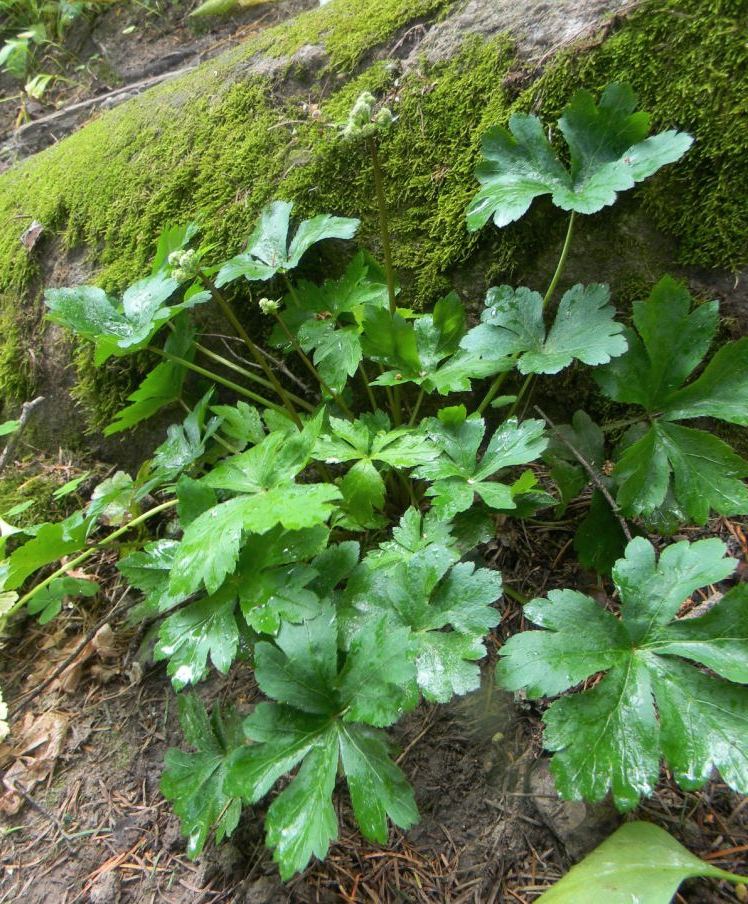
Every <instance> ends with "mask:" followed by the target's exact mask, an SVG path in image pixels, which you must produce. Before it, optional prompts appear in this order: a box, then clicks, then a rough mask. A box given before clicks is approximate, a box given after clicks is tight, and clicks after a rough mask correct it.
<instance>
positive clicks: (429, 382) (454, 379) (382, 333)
mask: <svg viewBox="0 0 748 904" xmlns="http://www.w3.org/2000/svg"><path fill="white" fill-rule="evenodd" d="M363 330H364V331H363V336H362V340H361V343H362V348H363V351H364V353H365V354H366V355H368V356H369V357H370V358H372V359H373V360H375V361H377V362H378V363H380V364H381V365H382V366H384V367H388V368H390V369H389V370H385V372H384V373H383V374H382V375H381V376H379V377H377V379H376V380H374V381H372V382H373V385H376V386H397V385H399V384H401V383H415V384H416V385H417V386H422V387H423V389H424V390H425V391H426V392H434V391H436V392H438V393H439V394H440V395H448V394H449V393H450V392H468V391H469V390H470V388H471V383H470V381H471V380H473V379H481V378H483V377H487V376H492V375H493V374H495V373H498V372H499V371H500V370H502V369H508V368H509V367H511V366H512V363H513V362H511V361H508V360H507V359H506V358H505V357H502V356H499V357H498V358H497V357H496V356H494V357H489V356H488V355H486V356H484V357H483V358H481V357H480V356H479V355H476V354H474V353H473V352H472V351H466V350H464V349H460V340H461V339H462V337H463V336H464V334H465V309H464V306H463V304H462V302H461V301H460V299H459V298H458V296H457V294H456V293H455V292H451V293H450V294H449V295H447V296H446V297H445V298H442V299H440V300H439V301H437V303H436V304H435V306H434V310H433V312H432V313H431V314H422V315H421V316H419V317H418V318H417V319H416V321H415V323H409V322H408V321H407V320H405V318H404V317H402V316H401V315H400V314H394V315H393V314H390V312H389V311H388V310H386V309H384V308H379V309H370V310H368V311H367V313H366V317H365V319H364V326H363Z"/></svg>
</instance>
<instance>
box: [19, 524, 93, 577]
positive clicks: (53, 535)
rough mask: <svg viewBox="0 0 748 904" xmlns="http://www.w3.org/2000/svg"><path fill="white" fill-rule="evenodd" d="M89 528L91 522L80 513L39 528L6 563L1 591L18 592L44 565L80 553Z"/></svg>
mask: <svg viewBox="0 0 748 904" xmlns="http://www.w3.org/2000/svg"><path fill="white" fill-rule="evenodd" d="M91 526H92V520H91V519H90V518H86V517H85V516H84V515H83V513H82V512H75V513H74V514H72V515H70V516H69V517H68V518H65V520H64V521H58V522H56V523H54V524H53V523H47V524H42V525H41V526H40V527H39V528H38V529H37V530H36V531H35V533H34V536H33V537H32V538H31V539H30V540H28V541H27V542H26V543H24V544H23V546H19V547H18V549H16V550H14V551H13V553H12V554H11V556H10V558H9V559H8V562H7V574H6V576H5V581H4V582H3V585H2V586H3V590H17V589H18V588H19V587H20V586H21V584H23V582H24V581H25V580H26V578H28V577H29V576H30V575H32V574H33V573H34V572H35V571H38V570H39V569H40V568H42V567H43V566H44V565H49V564H51V563H52V562H56V561H57V560H58V559H61V558H62V557H63V556H67V555H70V554H71V553H74V552H78V551H79V550H80V549H83V547H84V546H85V544H86V538H87V536H88V533H89V531H90V529H91Z"/></svg>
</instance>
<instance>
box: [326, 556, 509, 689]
mask: <svg viewBox="0 0 748 904" xmlns="http://www.w3.org/2000/svg"><path fill="white" fill-rule="evenodd" d="M454 559H455V556H454V553H453V551H452V550H450V549H448V548H445V547H440V546H435V545H431V546H426V547H424V548H423V549H421V550H419V551H418V552H415V553H413V554H412V556H411V557H410V558H409V559H408V560H407V561H401V562H395V563H394V564H392V565H384V566H383V564H382V561H381V558H380V559H379V560H377V558H376V557H375V558H374V560H373V563H370V562H369V560H368V559H365V560H364V562H363V563H362V564H361V566H360V568H359V571H358V573H357V574H355V575H354V576H353V578H352V579H351V581H350V582H349V586H348V591H347V592H346V594H345V595H344V600H343V609H342V611H341V616H340V618H341V627H342V633H343V636H344V638H348V639H350V638H355V637H356V636H358V635H359V634H361V635H363V636H366V635H367V632H368V630H369V629H370V628H371V627H373V626H374V625H376V624H378V623H379V622H380V621H381V620H383V621H385V622H387V623H389V624H390V625H398V626H402V627H403V628H406V629H408V630H409V631H410V636H411V646H412V650H413V654H414V655H415V663H416V676H415V682H416V683H417V685H418V687H419V688H420V690H421V691H422V693H423V695H424V696H425V697H426V699H428V700H435V701H439V702H442V703H443V702H446V701H448V700H451V698H452V697H453V696H454V695H455V694H465V693H467V692H468V691H471V690H475V689H476V688H477V687H478V686H479V685H480V670H479V668H478V665H477V664H476V660H479V659H482V658H483V657H484V656H485V655H486V649H485V647H484V645H483V637H484V636H485V634H486V632H487V631H488V630H489V629H490V628H493V627H495V626H496V625H497V624H498V623H499V620H500V615H499V613H498V611H497V610H496V609H494V608H492V605H491V604H492V603H494V602H496V600H497V599H498V598H499V597H500V596H501V575H500V574H499V573H498V572H497V571H493V570H490V569H487V568H479V569H477V570H476V569H475V566H474V565H473V564H472V563H467V562H463V563H460V564H457V565H455V564H454ZM448 625H449V626H450V627H451V629H452V630H450V631H449V632H445V630H444V629H445V628H446V627H447V626H448ZM411 693H415V691H412V692H411Z"/></svg>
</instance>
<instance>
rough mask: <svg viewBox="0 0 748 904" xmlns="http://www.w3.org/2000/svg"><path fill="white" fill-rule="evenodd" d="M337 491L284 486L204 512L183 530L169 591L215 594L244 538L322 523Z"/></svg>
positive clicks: (325, 486)
mask: <svg viewBox="0 0 748 904" xmlns="http://www.w3.org/2000/svg"><path fill="white" fill-rule="evenodd" d="M340 496H341V493H340V490H339V489H338V488H337V487H335V486H332V485H331V484H324V483H321V484H303V485H301V484H288V485H286V486H279V487H275V488H273V489H270V490H264V491H260V492H258V493H254V494H247V495H243V496H237V497H235V498H234V499H229V500H228V501H226V502H220V503H219V504H218V505H216V506H214V507H213V508H211V509H209V510H208V511H207V512H204V513H203V514H202V515H200V517H199V518H196V519H195V520H194V521H193V522H192V523H191V524H190V525H189V527H188V528H187V529H186V530H185V532H184V536H183V538H182V542H181V544H180V546H179V550H178V552H177V555H176V557H175V561H174V566H173V568H172V573H171V583H170V590H171V592H172V593H174V594H188V593H192V592H193V591H194V590H196V589H198V587H199V586H200V585H201V583H204V584H205V587H206V589H207V590H208V592H209V593H213V592H214V591H216V590H217V589H218V588H219V587H220V586H221V584H222V583H223V581H224V579H225V578H226V577H227V576H228V575H230V574H232V573H233V571H234V569H235V567H236V563H237V560H238V557H239V550H240V548H241V545H242V537H243V535H245V534H264V533H267V531H269V530H271V529H272V528H273V527H275V526H276V525H281V526H282V527H285V528H287V529H288V530H301V529H302V528H306V527H315V526H316V525H318V524H323V523H324V522H326V521H327V519H328V518H329V517H330V515H331V514H332V511H333V503H334V502H335V501H336V500H337V499H340Z"/></svg>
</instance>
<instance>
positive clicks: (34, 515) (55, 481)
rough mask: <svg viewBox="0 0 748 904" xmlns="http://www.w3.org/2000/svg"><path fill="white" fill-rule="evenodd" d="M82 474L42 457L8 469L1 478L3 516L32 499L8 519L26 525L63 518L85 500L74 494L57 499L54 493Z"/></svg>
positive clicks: (0, 496) (0, 492)
mask: <svg viewBox="0 0 748 904" xmlns="http://www.w3.org/2000/svg"><path fill="white" fill-rule="evenodd" d="M80 473H81V471H80V470H78V469H73V468H72V467H68V466H64V465H61V464H60V463H59V462H57V461H46V460H39V459H34V460H27V461H23V462H21V463H20V464H19V465H18V466H17V467H14V468H12V469H8V470H7V471H5V472H4V473H3V476H2V477H0V517H3V516H5V515H6V513H7V512H8V511H10V509H12V508H14V507H15V506H17V505H20V504H23V503H27V502H31V505H30V506H29V507H28V508H27V509H25V510H24V511H23V512H21V513H20V514H19V515H14V516H12V517H11V518H9V519H8V520H10V521H11V523H12V524H14V525H18V526H21V527H25V526H28V525H31V524H39V523H40V522H42V521H56V520H60V519H61V518H64V517H65V516H67V515H69V514H70V513H71V512H73V511H74V510H75V509H76V508H79V507H80V505H81V504H82V503H83V500H82V498H80V497H79V496H77V495H76V494H75V493H73V494H71V495H69V496H64V497H62V498H61V499H55V498H54V492H55V490H57V489H59V488H60V487H61V486H63V484H65V483H67V481H68V480H72V478H73V477H75V476H77V474H80Z"/></svg>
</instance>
